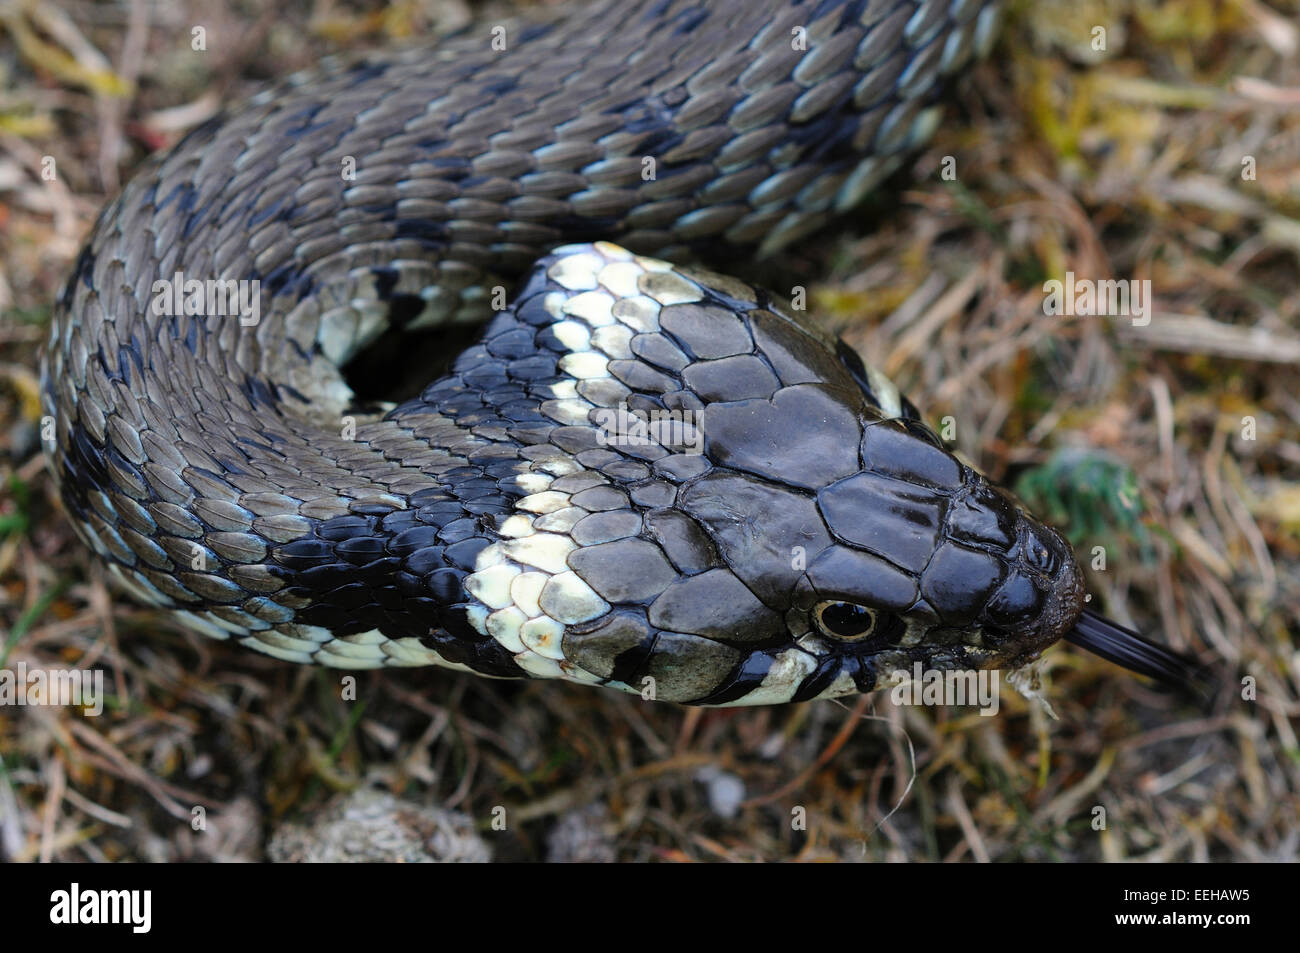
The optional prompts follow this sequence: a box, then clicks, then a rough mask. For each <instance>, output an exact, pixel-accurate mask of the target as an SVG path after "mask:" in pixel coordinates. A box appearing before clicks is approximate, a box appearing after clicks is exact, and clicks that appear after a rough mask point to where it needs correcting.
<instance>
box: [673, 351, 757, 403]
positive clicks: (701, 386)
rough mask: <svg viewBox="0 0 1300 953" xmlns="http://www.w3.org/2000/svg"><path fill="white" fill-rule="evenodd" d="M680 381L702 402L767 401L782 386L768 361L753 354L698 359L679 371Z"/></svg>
mask: <svg viewBox="0 0 1300 953" xmlns="http://www.w3.org/2000/svg"><path fill="white" fill-rule="evenodd" d="M682 383H683V384H685V385H686V386H687V387H689V388H690V389H691V390H692V391H694V392H695V394H696V395H697V396H698V397H699V398H700V399H701V400H703V401H704V402H705V403H713V402H720V401H728V400H750V399H763V400H766V399H768V398H769V397H771V396H772V395H773V394H774V393H775V392H776V390H777V389H778V388H780V386H781V382H780V381H779V380H777V377H776V374H774V373H773V372H772V369H771V367H769V366H768V364H767V362H766V361H764V360H762V359H761V358H758V357H755V356H754V355H752V354H742V355H737V356H735V357H724V358H720V359H718V360H703V361H697V362H695V363H694V364H692V365H691V366H690V367H688V368H686V370H684V371H683V372H682Z"/></svg>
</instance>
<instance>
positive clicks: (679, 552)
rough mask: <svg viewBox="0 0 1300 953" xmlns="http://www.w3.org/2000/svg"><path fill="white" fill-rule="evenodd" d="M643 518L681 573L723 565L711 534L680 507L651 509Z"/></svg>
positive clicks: (695, 571) (688, 574)
mask: <svg viewBox="0 0 1300 953" xmlns="http://www.w3.org/2000/svg"><path fill="white" fill-rule="evenodd" d="M644 519H645V526H646V529H647V530H648V531H649V533H650V534H651V535H652V536H653V537H654V539H655V541H656V542H658V543H659V545H660V546H661V547H662V548H663V551H664V555H665V556H667V557H668V559H669V561H670V562H672V564H673V566H674V567H675V568H676V569H677V571H678V572H679V573H681V574H682V575H686V576H691V575H695V574H696V573H700V572H704V571H705V570H706V569H712V568H715V567H717V566H720V565H721V562H720V559H719V556H718V551H717V548H716V547H715V546H714V544H713V541H712V540H711V539H709V536H708V534H707V533H705V531H704V530H703V528H702V527H701V526H700V524H699V523H697V522H695V520H693V519H691V518H690V517H689V516H687V515H686V514H685V513H682V512H681V511H680V510H675V509H661V510H651V511H650V512H649V513H647V514H646V515H645V518H644ZM579 525H581V524H579Z"/></svg>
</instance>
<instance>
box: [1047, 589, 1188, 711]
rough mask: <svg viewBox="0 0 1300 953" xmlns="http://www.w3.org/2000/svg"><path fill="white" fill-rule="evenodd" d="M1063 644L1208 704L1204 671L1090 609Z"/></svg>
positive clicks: (1081, 617)
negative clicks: (1206, 701) (1201, 699)
mask: <svg viewBox="0 0 1300 953" xmlns="http://www.w3.org/2000/svg"><path fill="white" fill-rule="evenodd" d="M1065 640H1066V641H1067V642H1071V643H1073V644H1074V645H1077V646H1079V648H1081V649H1087V650H1088V651H1089V652H1092V653H1093V654H1094V655H1100V656H1101V657H1102V658H1104V659H1106V660H1107V661H1110V662H1114V663H1115V664H1116V665H1122V666H1123V667H1124V668H1126V669H1128V670H1129V671H1131V672H1137V673H1138V674H1139V675H1146V676H1149V677H1151V678H1154V679H1155V680H1156V681H1158V682H1162V683H1164V684H1165V685H1169V686H1172V687H1174V688H1181V689H1183V690H1184V691H1189V692H1192V693H1194V694H1197V695H1199V696H1201V697H1202V698H1203V699H1206V700H1208V699H1209V698H1210V695H1211V691H1210V689H1211V687H1212V686H1211V683H1210V682H1209V680H1208V679H1207V678H1206V674H1205V671H1204V669H1202V668H1201V667H1200V666H1199V665H1197V664H1196V663H1195V662H1193V661H1192V660H1191V659H1189V658H1187V657H1186V656H1183V655H1179V654H1178V653H1177V652H1174V651H1172V650H1170V649H1167V648H1165V647H1164V646H1162V645H1156V644H1155V643H1154V642H1148V641H1147V640H1146V639H1144V638H1143V637H1142V636H1140V635H1138V634H1137V633H1136V632H1134V631H1133V630H1132V629H1129V628H1125V627H1124V626H1122V625H1118V624H1116V623H1114V622H1111V621H1110V620H1109V619H1106V618H1103V617H1102V616H1099V615H1097V613H1095V612H1093V611H1092V610H1091V609H1084V610H1083V614H1082V615H1080V616H1079V619H1078V621H1077V622H1075V624H1074V628H1073V629H1071V630H1070V631H1069V632H1067V633H1066V634H1065Z"/></svg>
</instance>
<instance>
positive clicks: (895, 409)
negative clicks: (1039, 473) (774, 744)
mask: <svg viewBox="0 0 1300 953" xmlns="http://www.w3.org/2000/svg"><path fill="white" fill-rule="evenodd" d="M996 7H997V4H996V3H984V2H965V0H938V2H936V0H924V2H920V0H853V2H850V0H822V2H809V3H793V2H792V3H787V2H762V3H755V2H751V3H745V4H726V3H704V4H701V3H699V2H695V0H693V2H663V0H654V2H645V0H609V2H605V3H598V4H595V5H592V6H586V7H581V8H579V9H578V10H576V11H574V12H572V13H566V14H564V15H561V16H557V17H553V18H551V19H546V20H540V21H535V22H528V23H525V22H517V23H516V22H512V23H507V24H504V25H503V27H502V28H501V29H500V30H491V31H490V30H488V29H486V28H483V29H480V30H471V31H468V32H466V33H464V34H462V35H460V36H458V37H455V38H452V39H450V40H448V41H445V42H442V43H440V44H439V45H437V46H436V47H434V48H432V49H412V50H403V51H398V52H391V53H382V54H371V55H366V56H362V57H353V58H341V59H336V60H329V61H326V62H324V63H322V64H321V65H320V66H319V67H318V68H317V69H314V70H312V71H310V72H308V73H304V74H301V75H297V76H294V77H292V78H290V79H289V80H288V81H287V82H286V83H284V84H283V85H281V86H279V87H278V88H276V89H273V90H270V91H268V92H266V93H264V94H262V95H259V96H257V97H255V98H253V99H252V100H250V101H248V102H247V103H245V104H244V105H242V106H240V107H239V108H237V109H235V110H234V111H232V112H230V113H229V114H227V115H224V116H222V117H220V118H219V119H216V120H214V121H212V122H209V123H207V124H205V125H203V126H202V127H200V128H198V129H196V130H194V131H193V132H192V133H191V134H190V135H189V136H187V137H186V138H185V139H184V141H182V142H181V143H180V144H179V145H178V146H177V147H176V148H175V149H173V150H172V151H171V152H169V153H168V154H167V155H165V156H163V157H162V158H161V159H159V160H157V161H153V162H151V163H150V164H148V165H147V166H146V167H145V168H144V169H143V170H142V171H141V172H140V174H139V175H137V177H136V178H135V179H134V180H133V181H132V182H131V183H130V184H129V185H128V186H127V188H126V189H125V190H124V191H123V193H122V194H121V196H120V197H119V198H118V199H117V200H116V201H115V202H114V203H112V204H111V205H110V206H109V207H108V208H107V209H105V211H104V213H103V214H102V215H101V217H100V219H99V221H98V222H97V224H96V226H95V228H94V231H93V234H92V236H91V238H90V240H89V242H88V243H87V245H86V247H85V250H84V251H83V252H82V254H81V256H80V258H79V259H78V261H77V263H76V266H75V268H74V271H73V274H72V277H71V278H70V280H69V282H68V284H67V287H66V290H65V292H64V293H63V295H62V296H61V297H60V299H59V301H58V303H57V308H56V314H55V318H54V323H53V329H52V333H51V338H50V345H49V349H48V355H47V366H46V369H45V400H46V405H47V412H48V413H50V414H51V415H52V416H53V417H54V418H55V420H56V422H57V440H56V442H55V445H54V446H53V448H52V452H51V457H52V463H53V467H54V471H55V473H56V475H57V478H58V480H59V483H60V486H61V490H62V494H63V497H64V499H65V501H66V504H67V507H68V510H69V511H70V513H71V514H72V516H73V518H74V521H75V523H76V525H77V528H78V530H79V532H80V534H81V535H82V536H83V537H84V538H85V539H86V541H87V542H88V543H89V544H90V545H91V546H92V547H93V548H94V549H95V551H96V552H97V553H98V554H99V555H100V556H101V557H103V558H104V559H106V560H108V561H109V563H110V565H111V566H112V568H113V572H114V573H115V574H116V575H117V576H118V577H119V579H120V580H121V582H122V583H123V584H124V585H125V586H126V587H127V588H128V589H129V590H130V591H131V592H132V593H133V594H134V595H135V596H136V597H138V598H139V599H141V600H142V601H144V602H147V603H151V604H155V605H159V606H168V607H172V608H175V609H176V610H178V611H179V612H180V613H181V614H182V616H183V617H184V618H185V619H186V620H187V622H188V624H189V625H191V626H192V627H194V628H196V629H198V630H199V631H202V632H204V633H206V634H208V635H211V636H214V637H216V638H221V639H233V640H237V641H239V642H242V643H243V644H245V645H248V646H251V647H253V648H256V649H258V650H260V651H263V652H266V653H269V654H271V655H274V656H277V657H280V658H283V659H289V660H294V661H300V662H317V663H323V664H327V665H337V666H344V667H376V666H382V665H425V664H441V665H449V666H453V667H463V668H468V669H470V670H473V671H476V672H479V673H482V674H486V675H494V676H542V677H561V678H567V679H570V680H575V681H581V682H589V683H596V684H603V685H610V686H614V687H619V688H624V689H627V690H630V691H642V690H643V689H644V687H645V685H647V684H653V686H654V692H655V696H656V697H658V698H660V699H666V700H673V701H682V702H692V703H702V704H757V703H768V702H783V701H789V700H801V699H807V698H814V697H820V696H828V695H840V694H845V693H848V692H854V691H867V690H870V689H872V688H874V687H876V686H877V685H878V684H879V683H880V682H881V681H882V680H883V679H885V678H886V677H887V676H888V675H889V673H891V672H892V671H894V670H896V669H903V670H908V671H910V670H911V668H912V665H913V664H914V663H916V662H922V663H924V664H925V665H927V666H930V667H937V668H959V667H961V668H971V667H974V668H987V667H1000V666H1006V665H1013V664H1020V663H1023V662H1024V661H1026V660H1028V659H1030V658H1033V657H1034V656H1035V655H1036V654H1037V653H1038V652H1039V651H1041V650H1042V648H1043V647H1045V646H1046V645H1048V644H1050V643H1051V642H1053V641H1055V640H1056V639H1058V638H1060V637H1061V635H1062V634H1063V633H1065V632H1066V631H1067V630H1069V629H1070V627H1071V626H1072V625H1073V624H1074V622H1075V620H1076V617H1077V616H1078V615H1079V612H1080V608H1081V605H1082V584H1081V578H1080V573H1079V570H1078V568H1077V566H1076V564H1075V562H1074V559H1073V557H1072V555H1071V553H1070V551H1069V548H1068V547H1067V546H1066V545H1065V543H1064V542H1063V541H1062V540H1061V538H1060V537H1059V536H1057V535H1056V534H1055V533H1054V532H1052V531H1051V530H1049V529H1047V528H1045V527H1043V526H1041V525H1040V524H1038V523H1037V522H1035V521H1034V520H1033V519H1032V518H1031V517H1029V516H1028V515H1027V514H1026V513H1024V512H1023V511H1022V510H1021V509H1020V508H1019V506H1018V505H1017V504H1016V503H1015V502H1014V501H1013V500H1011V499H1010V498H1009V497H1007V496H1006V495H1005V494H1003V493H1002V492H1001V491H999V490H996V489H995V488H993V487H991V486H990V485H989V484H988V483H987V482H986V481H985V480H984V478H983V477H981V476H980V475H979V474H978V473H975V472H974V471H972V470H971V469H970V468H969V467H967V466H966V465H964V464H962V463H961V462H959V461H958V460H957V459H956V458H954V457H952V456H951V455H950V454H948V452H947V451H946V450H944V449H943V447H942V446H941V444H940V443H939V441H938V440H937V439H936V438H935V437H934V436H933V434H932V433H931V432H930V431H929V430H928V429H927V428H926V427H925V426H924V424H922V423H921V422H920V421H919V419H918V417H917V414H916V412H915V411H914V409H912V407H911V405H910V404H908V403H907V401H906V400H905V399H903V398H902V397H900V395H899V394H898V392H897V390H896V389H895V388H894V387H893V385H891V384H890V383H889V382H888V380H886V379H885V378H884V377H883V376H882V375H880V374H879V373H878V372H876V371H875V370H873V369H871V368H869V367H867V366H865V365H864V364H863V363H862V362H861V361H860V360H859V359H858V357H857V355H855V354H853V353H852V352H851V351H849V350H848V349H847V348H845V347H844V346H843V345H841V344H838V343H837V342H835V341H834V340H833V339H830V338H827V337H826V336H825V335H824V334H823V333H821V332H820V331H818V330H817V329H816V328H815V327H814V326H813V325H811V324H810V323H808V322H807V321H805V320H804V319H802V318H801V317H800V316H798V315H797V314H795V313H793V312H791V311H790V310H789V309H788V308H787V307H785V306H783V305H782V304H781V303H780V302H778V301H777V300H776V299H775V298H773V297H771V296H770V295H768V294H767V293H765V292H763V291H760V290H758V289H755V288H751V287H749V286H748V285H745V284H743V283H741V282H738V281H735V280H732V279H728V278H723V277H720V276H716V275H710V274H707V273H705V272H699V271H693V270H690V269H685V268H679V267H675V266H673V265H669V264H666V263H665V262H664V261H662V260H659V259H658V258H650V257H645V256H646V255H649V254H655V255H660V256H668V257H677V256H679V255H683V254H689V253H690V252H692V251H698V250H699V249H701V248H702V247H708V246H712V245H715V244H717V243H727V244H728V245H732V246H736V247H739V248H750V249H753V250H755V251H757V252H759V253H761V254H768V253H771V252H773V251H775V250H777V249H780V248H781V247H783V246H784V245H786V244H787V243H789V242H791V241H793V240H795V239H796V238H798V237H799V236H800V235H803V234H805V233H806V232H808V231H810V230H812V229H814V228H816V227H817V226H819V225H820V224H821V223H822V222H824V221H825V220H827V219H828V218H830V217H831V216H833V215H834V214H835V213H837V212H840V211H843V210H845V209H848V208H851V207H852V206H853V205H854V204H855V203H856V202H857V201H858V200H859V199H860V198H861V197H862V196H863V195H865V194H866V193H867V192H869V191H870V190H871V189H872V188H873V187H874V186H875V185H876V184H877V183H879V182H880V181H881V180H882V179H883V178H884V177H886V176H887V175H888V174H889V173H890V172H892V171H893V170H894V169H896V168H897V167H898V166H899V165H900V164H901V162H902V161H903V159H904V157H905V156H906V155H907V154H908V153H909V151H911V150H912V149H914V148H915V147H916V146H917V145H919V144H920V143H921V142H923V141H924V140H925V139H926V138H927V136H928V135H929V133H930V132H931V131H932V130H933V128H934V125H935V122H936V115H937V114H936V112H935V110H934V100H935V96H936V94H937V91H938V89H939V86H940V85H941V81H942V79H943V78H944V77H945V76H948V75H950V74H952V73H953V72H955V71H956V70H958V69H959V68H960V67H961V66H962V65H963V64H964V63H965V62H966V61H967V60H968V59H969V58H970V57H971V55H972V54H973V53H974V51H975V50H976V49H977V48H978V47H980V46H981V45H983V44H984V43H985V42H986V41H987V39H988V38H989V37H990V36H991V33H992V27H993V23H994V18H995V16H996ZM525 276H527V277H526V280H524V281H523V283H522V285H520V279H521V278H524V277H525ZM227 283H229V284H227ZM214 289H215V295H214ZM229 289H241V290H243V289H252V291H251V294H250V295H248V296H246V297H244V298H236V299H234V300H235V301H236V302H238V304H239V307H235V308H232V307H228V305H230V304H231V299H229V298H228V296H226V295H227V292H228V291H229ZM503 291H509V292H510V294H509V298H508V307H507V308H506V309H505V310H498V313H496V314H495V316H494V317H493V318H492V320H491V322H490V323H489V324H488V326H487V328H486V330H485V331H484V334H483V337H482V339H481V340H480V341H479V343H477V344H475V345H474V346H472V347H470V348H469V349H467V350H466V351H465V352H464V353H462V354H460V355H459V357H457V358H456V360H455V361H454V363H453V365H452V369H451V371H450V373H448V374H447V375H445V376H444V377H442V378H440V379H439V380H437V381H436V382H434V383H433V384H431V385H429V386H428V387H427V388H425V389H424V391H423V392H421V394H420V395H419V396H418V397H417V398H415V399H413V400H409V401H406V402H404V403H402V404H400V405H398V406H396V407H393V408H391V409H388V410H387V411H386V412H383V413H369V414H364V413H359V412H356V411H355V410H354V409H353V408H352V395H351V392H350V390H349V389H348V387H347V385H346V384H345V382H344V379H343V377H342V375H341V374H340V370H339V369H340V367H342V366H343V365H345V364H347V363H348V362H349V361H350V360H351V359H352V358H353V357H354V356H356V355H357V354H358V353H360V352H362V351H364V350H365V349H366V347H367V346H368V345H369V344H370V343H371V342H373V341H375V340H376V339H377V338H378V337H379V336H380V335H382V334H384V333H385V332H388V331H391V330H392V329H393V328H397V327H404V328H405V329H406V330H408V331H410V332H413V333H414V332H419V331H427V330H428V329H430V328H435V327H438V326H440V325H443V324H445V323H447V322H450V321H455V320H472V319H476V318H481V317H483V316H484V315H486V314H489V313H492V311H493V310H494V309H493V307H492V305H493V304H494V301H493V299H494V298H498V297H500V295H501V294H502V293H503ZM232 310H233V311H235V312H236V313H231V311H232Z"/></svg>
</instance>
